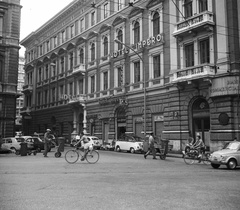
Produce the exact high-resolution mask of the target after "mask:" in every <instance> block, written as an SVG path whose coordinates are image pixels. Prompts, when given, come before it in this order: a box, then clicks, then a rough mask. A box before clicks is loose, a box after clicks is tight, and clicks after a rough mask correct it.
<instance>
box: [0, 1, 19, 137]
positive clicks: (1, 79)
mask: <svg viewBox="0 0 240 210" xmlns="http://www.w3.org/2000/svg"><path fill="white" fill-rule="evenodd" d="M20 13H21V6H20V0H2V1H0V136H2V137H8V136H14V135H15V117H16V99H17V97H18V96H19V93H18V91H17V84H18V57H19V34H20Z"/></svg>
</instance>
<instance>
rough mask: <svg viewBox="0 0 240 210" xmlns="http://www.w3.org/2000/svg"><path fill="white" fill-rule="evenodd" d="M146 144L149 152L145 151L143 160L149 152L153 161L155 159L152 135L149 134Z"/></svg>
mask: <svg viewBox="0 0 240 210" xmlns="http://www.w3.org/2000/svg"><path fill="white" fill-rule="evenodd" d="M148 143H149V150H148V151H147V153H145V154H144V158H145V159H146V157H147V156H148V155H149V154H150V152H151V153H152V155H153V159H157V158H156V150H155V147H154V143H155V140H154V137H153V133H150V135H149V137H148Z"/></svg>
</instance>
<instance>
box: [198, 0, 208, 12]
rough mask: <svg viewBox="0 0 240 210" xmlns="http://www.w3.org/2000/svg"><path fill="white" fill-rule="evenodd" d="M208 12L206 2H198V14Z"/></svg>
mask: <svg viewBox="0 0 240 210" xmlns="http://www.w3.org/2000/svg"><path fill="white" fill-rule="evenodd" d="M207 10H208V0H199V13H201V12H204V11H207Z"/></svg>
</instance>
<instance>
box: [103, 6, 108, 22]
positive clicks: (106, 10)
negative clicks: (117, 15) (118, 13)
mask: <svg viewBox="0 0 240 210" xmlns="http://www.w3.org/2000/svg"><path fill="white" fill-rule="evenodd" d="M103 17H104V19H105V18H107V17H108V3H105V4H104V5H103Z"/></svg>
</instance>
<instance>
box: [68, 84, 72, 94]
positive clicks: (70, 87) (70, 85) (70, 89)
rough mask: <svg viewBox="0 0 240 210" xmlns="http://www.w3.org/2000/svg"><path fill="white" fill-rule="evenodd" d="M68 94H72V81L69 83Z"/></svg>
mask: <svg viewBox="0 0 240 210" xmlns="http://www.w3.org/2000/svg"><path fill="white" fill-rule="evenodd" d="M68 93H69V95H70V96H73V83H72V82H71V83H69V91H68Z"/></svg>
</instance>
